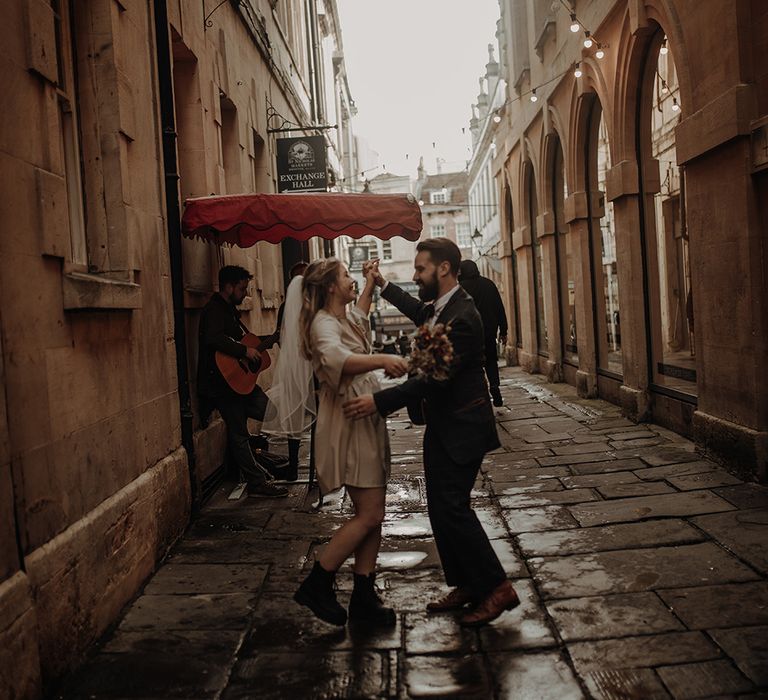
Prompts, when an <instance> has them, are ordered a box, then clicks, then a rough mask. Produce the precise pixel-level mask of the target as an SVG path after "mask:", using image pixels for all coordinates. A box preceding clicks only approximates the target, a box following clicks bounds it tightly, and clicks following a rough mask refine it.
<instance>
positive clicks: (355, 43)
mask: <svg viewBox="0 0 768 700" xmlns="http://www.w3.org/2000/svg"><path fill="white" fill-rule="evenodd" d="M337 4H338V7H339V13H340V16H341V30H342V39H343V42H344V58H345V62H346V66H347V73H348V76H349V84H350V89H351V91H352V97H353V99H354V100H355V104H356V105H357V109H358V115H357V117H356V119H355V127H354V128H355V132H356V133H357V134H358V135H360V136H363V137H364V138H365V139H367V141H368V143H369V145H370V147H371V148H372V149H373V150H374V151H377V152H378V153H379V154H380V158H379V162H380V164H383V165H386V168H387V170H388V171H389V172H392V173H395V174H398V175H411V176H412V177H415V176H416V167H417V166H418V163H419V156H420V155H423V156H424V163H425V165H426V167H427V171H428V172H430V173H434V172H436V167H435V160H436V157H440V158H443V159H444V160H446V161H448V162H447V164H446V166H444V168H443V172H447V171H448V170H461V169H463V168H464V165H465V163H466V160H467V159H468V158H469V156H470V153H469V151H468V150H467V147H468V146H469V145H470V143H471V139H470V136H469V118H470V106H471V104H472V103H474V102H476V100H477V93H478V91H479V84H478V79H479V78H480V76H481V75H483V74H484V73H485V64H486V63H487V62H488V44H489V43H493V44H494V48H495V47H496V39H495V33H496V20H497V19H498V17H499V3H498V0H337ZM496 58H497V60H498V55H496ZM462 127H464V128H465V130H466V133H465V134H462V133H461V129H462ZM433 142H434V143H435V147H434V148H433V147H432V143H433ZM406 154H408V155H409V157H408V159H406ZM379 172H381V170H375V171H373V172H372V173H370V174H368V176H369V177H373V176H375V175H376V174H378V173H379Z"/></svg>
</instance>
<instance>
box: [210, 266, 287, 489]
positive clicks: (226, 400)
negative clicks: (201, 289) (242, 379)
mask: <svg viewBox="0 0 768 700" xmlns="http://www.w3.org/2000/svg"><path fill="white" fill-rule="evenodd" d="M251 277H252V276H251V273H250V272H248V270H246V269H245V268H243V267H240V266H238V265H226V266H224V267H222V268H221V270H219V291H218V292H216V293H214V294H213V296H212V297H211V298H210V300H209V301H208V303H207V304H206V305H205V306H204V307H203V311H202V314H201V316H200V328H199V333H198V339H199V354H198V365H197V391H198V394H199V395H200V405H201V413H202V414H203V415H208V414H209V413H210V411H211V410H212V409H213V408H217V409H218V410H219V413H220V414H221V417H222V419H223V420H224V424H225V425H226V426H227V443H228V446H229V450H230V453H231V454H232V457H233V458H234V460H235V463H236V464H237V467H238V469H239V471H240V474H241V476H244V477H246V478H247V480H248V494H249V495H251V496H267V497H273V498H274V497H284V496H287V495H288V490H287V489H286V488H285V487H283V486H276V485H275V484H273V483H271V482H272V476H271V475H270V474H269V473H268V472H267V471H266V470H265V469H263V468H262V467H261V466H260V465H259V464H258V463H257V462H256V460H255V458H254V456H253V452H252V451H251V445H250V440H249V439H250V437H251V436H250V433H249V432H248V419H249V418H253V419H254V420H258V421H263V420H264V413H265V410H266V407H267V396H266V394H265V393H264V391H263V389H262V388H261V387H260V386H258V385H257V386H256V387H255V388H254V389H253V391H252V392H251V393H250V394H247V395H241V394H238V393H237V392H235V391H234V390H233V389H232V388H231V387H230V386H229V384H227V382H226V380H225V379H224V377H223V376H222V374H221V372H220V371H219V368H218V367H217V366H216V352H222V353H224V354H225V355H230V356H231V357H235V358H237V359H239V360H244V359H246V358H247V359H248V360H255V359H257V358H258V352H257V351H256V350H255V349H254V348H250V347H247V346H246V345H244V344H243V343H241V342H239V341H240V340H242V339H243V337H244V336H245V334H246V333H247V332H248V329H247V328H246V327H245V325H243V323H242V321H240V312H239V311H238V310H237V307H238V306H239V305H240V304H242V303H243V300H244V299H245V297H246V296H247V294H248V284H249V282H250V280H251Z"/></svg>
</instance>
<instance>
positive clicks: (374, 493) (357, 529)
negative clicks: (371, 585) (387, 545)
mask: <svg viewBox="0 0 768 700" xmlns="http://www.w3.org/2000/svg"><path fill="white" fill-rule="evenodd" d="M347 492H348V493H349V496H350V498H351V499H352V503H353V504H354V506H355V515H354V516H352V518H350V519H349V520H348V521H347V522H346V523H344V525H342V527H341V528H339V529H338V530H337V531H336V533H335V534H334V535H333V537H332V538H331V541H330V542H329V543H328V544H327V545H326V546H325V548H324V549H323V551H322V552H321V553H320V556H319V557H318V561H319V562H320V566H322V567H323V568H324V569H325V570H326V571H336V570H337V569H338V568H339V567H340V566H341V565H342V564H343V563H344V562H345V561H346V560H347V558H348V557H349V556H350V555H351V554H352V553H353V552H354V553H355V572H356V573H370V572H372V571H373V568H374V565H375V563H376V556H377V554H378V551H379V543H380V541H381V523H382V521H383V520H384V497H385V494H386V490H385V489H384V487H377V488H357V487H354V486H348V487H347ZM374 532H377V533H378V534H377V535H376V536H375V537H371V535H373V533H374ZM369 537H371V541H370V542H367V540H368V538H369ZM361 547H363V552H362V555H363V558H364V561H365V566H369V568H368V569H367V570H366V571H363V568H362V562H360V560H359V558H358V550H359V549H360V548H361ZM374 547H375V550H374ZM371 556H372V557H373V558H372V561H371ZM369 562H370V564H369Z"/></svg>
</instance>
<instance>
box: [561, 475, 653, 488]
mask: <svg viewBox="0 0 768 700" xmlns="http://www.w3.org/2000/svg"><path fill="white" fill-rule="evenodd" d="M560 481H561V482H562V483H563V485H564V486H565V487H566V488H569V489H580V488H597V487H602V486H616V485H618V484H640V483H643V482H642V481H641V480H640V479H639V478H638V476H637V475H636V474H634V473H633V472H630V471H618V472H608V473H604V474H582V475H579V476H564V477H562V478H561V479H560Z"/></svg>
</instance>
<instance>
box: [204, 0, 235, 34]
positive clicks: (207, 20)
mask: <svg viewBox="0 0 768 700" xmlns="http://www.w3.org/2000/svg"><path fill="white" fill-rule="evenodd" d="M228 2H236V3H237V4H238V5H239V6H240V7H245V6H246V2H245V0H221V2H220V3H219V4H218V5H216V7H214V8H213V9H212V10H211V11H210V12H209V13H208V14H207V15H205V17H204V18H203V31H208V29H210V28H211V27H212V26H213V20H212V19H211V17H213V14H214V12H216V10H218V9H219V8H220V7H221V6H222V5H226V4H227V3H228ZM203 14H205V0H203Z"/></svg>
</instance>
